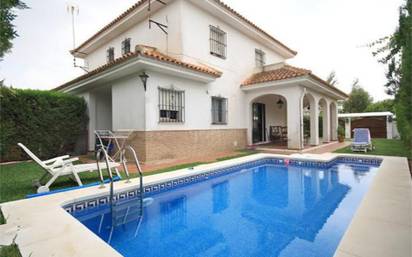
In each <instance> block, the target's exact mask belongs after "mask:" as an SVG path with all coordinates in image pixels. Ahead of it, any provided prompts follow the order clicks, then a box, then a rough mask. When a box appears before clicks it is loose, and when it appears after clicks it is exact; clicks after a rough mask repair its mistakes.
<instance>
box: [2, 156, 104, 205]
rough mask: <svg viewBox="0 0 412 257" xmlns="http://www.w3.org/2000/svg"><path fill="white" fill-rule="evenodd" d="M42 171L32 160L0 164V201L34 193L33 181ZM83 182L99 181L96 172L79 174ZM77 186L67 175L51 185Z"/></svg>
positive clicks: (60, 186)
mask: <svg viewBox="0 0 412 257" xmlns="http://www.w3.org/2000/svg"><path fill="white" fill-rule="evenodd" d="M43 174H44V171H43V170H42V168H40V166H38V165H37V164H36V163H34V162H20V163H13V164H6V165H1V166H0V203H2V202H8V201H14V200H19V199H23V198H25V196H26V195H28V194H34V193H36V188H35V187H34V186H33V181H34V180H36V179H39V178H40V177H41V176H43ZM79 176H80V179H81V180H82V182H83V184H89V183H93V182H96V181H99V176H98V174H97V172H83V173H81V174H79ZM72 186H77V183H76V182H74V181H73V180H72V179H71V178H69V177H68V176H64V177H59V178H58V179H57V180H56V181H55V182H54V183H53V186H52V187H51V190H57V189H62V188H67V187H72Z"/></svg>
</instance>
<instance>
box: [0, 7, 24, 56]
mask: <svg viewBox="0 0 412 257" xmlns="http://www.w3.org/2000/svg"><path fill="white" fill-rule="evenodd" d="M25 8H27V5H26V4H25V3H23V2H22V1H21V0H1V3H0V60H2V59H3V57H4V55H5V54H6V53H7V52H9V51H10V49H11V48H12V47H13V43H12V40H13V39H14V38H16V37H17V36H18V34H17V31H16V29H15V26H14V25H13V23H12V22H13V21H14V19H15V18H16V17H17V14H16V13H15V10H14V9H25Z"/></svg>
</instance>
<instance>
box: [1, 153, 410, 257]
mask: <svg viewBox="0 0 412 257" xmlns="http://www.w3.org/2000/svg"><path fill="white" fill-rule="evenodd" d="M336 156H354V157H355V156H357V155H347V154H328V155H318V156H316V157H300V158H299V157H293V158H294V159H298V160H316V161H318V160H320V161H330V160H331V159H333V158H335V157H336ZM265 157H273V158H288V159H290V158H291V157H290V156H284V155H276V154H256V155H252V156H246V157H242V158H238V159H234V160H228V161H223V162H219V163H215V164H208V165H201V166H198V167H197V168H196V169H195V170H194V171H193V172H202V171H203V172H204V171H207V170H212V169H216V168H224V167H228V166H231V165H234V164H239V163H243V162H247V161H253V160H257V159H262V158H265ZM357 157H361V158H364V157H371V158H376V157H379V158H382V159H383V162H382V165H381V167H380V168H379V170H378V173H380V172H382V173H384V172H385V169H386V170H388V169H389V170H390V169H393V167H396V166H397V167H399V169H400V170H401V171H402V174H401V177H402V178H403V179H405V176H404V175H405V173H406V174H407V175H408V176H409V173H408V170H407V169H408V166H407V163H406V161H405V160H404V159H402V158H396V157H384V156H357ZM405 170H406V171H405ZM385 173H386V172H385ZM184 175H186V176H187V170H180V171H175V172H170V173H167V174H159V175H153V176H149V177H145V180H146V181H147V184H148V185H149V184H154V183H160V182H162V181H165V180H167V179H170V178H171V177H182V176H184ZM398 176H400V173H396V174H395V176H393V177H398ZM379 178H380V176H379ZM390 179H391V176H389V177H386V176H385V177H384V179H383V182H380V183H378V184H381V183H386V181H385V180H390ZM375 180H378V179H374V183H373V185H375V184H376V183H375ZM381 180H382V179H379V181H381ZM408 181H409V182H408V183H407V184H406V185H404V187H405V188H406V190H409V192H410V190H411V188H412V185H411V183H410V177H408ZM130 186H133V184H128V185H127V184H124V183H121V182H119V183H116V187H117V188H118V189H119V190H125V189H127V188H129V187H130ZM376 190H377V191H378V192H380V191H381V190H380V189H379V187H378V189H376ZM382 190H384V189H382ZM97 191H98V190H97V189H96V188H88V189H81V190H75V191H72V192H65V193H60V194H56V195H50V196H46V197H39V198H37V199H30V200H21V201H15V202H9V203H3V204H1V206H2V209H3V212H4V214H5V216H6V217H8V220H7V221H8V224H7V225H2V226H0V235H1V236H2V237H3V235H6V236H7V235H8V236H7V237H8V238H14V236H15V235H16V234H17V238H16V243H17V244H18V245H19V247H20V250H21V252H22V254H23V256H24V257H25V256H29V255H30V254H31V257H36V256H41V257H43V256H59V257H69V256H99V257H103V256H108V257H109V256H120V254H118V253H117V252H116V251H115V250H114V249H113V248H111V247H110V246H109V245H107V244H106V243H105V242H104V241H103V240H101V239H100V238H98V237H97V236H95V235H94V234H93V233H90V231H88V230H87V228H85V227H84V226H83V225H82V224H80V223H79V222H77V221H76V220H75V219H74V218H73V217H71V215H70V214H68V213H67V212H66V211H64V210H63V208H61V206H62V205H65V204H68V203H73V202H77V201H81V200H84V199H86V198H90V196H91V195H103V194H107V188H106V190H101V189H100V191H99V193H96V192H97ZM383 192H384V191H383ZM381 193H382V192H381ZM392 193H393V192H392ZM404 201H406V202H409V203H410V202H411V195H407V196H406V199H404ZM365 202H366V203H371V202H372V203H373V199H372V200H367V201H366V200H365V199H364V200H363V201H362V204H361V207H360V208H359V209H358V211H357V213H356V214H355V216H354V218H353V220H356V218H357V217H358V216H359V215H363V214H362V210H363V209H368V206H364V203H365ZM27 210H30V211H27ZM391 210H392V211H393V212H394V213H396V212H400V211H405V209H402V206H395V207H393V206H392V209H391ZM383 214H384V215H385V213H383ZM406 215H411V210H410V208H409V209H407V211H406ZM392 216H393V215H392ZM352 223H353V222H352ZM385 224H386V223H384V222H380V223H379V222H378V223H377V224H374V226H375V228H376V229H377V231H378V232H376V231H375V234H382V235H384V234H385V233H386V230H385V229H386V228H385V227H384V226H383V225H385ZM381 225H382V226H383V227H380V226H381ZM353 226H355V228H356V224H355V225H353V224H351V226H350V230H352V227H353ZM368 229H369V227H368ZM348 230H349V229H348ZM411 231H412V227H411V226H409V227H407V228H406V234H407V236H405V231H404V233H403V234H402V233H401V232H402V231H401V232H399V231H396V230H394V231H391V233H392V234H394V235H395V236H398V237H402V236H403V239H406V240H409V239H410V238H408V235H410V233H411ZM398 232H399V234H397V233H398ZM395 238H396V237H395ZM79 239H81V240H79ZM352 239H356V240H355V241H356V243H357V244H356V245H355V246H354V247H352V246H351V245H350V244H349V243H350V242H351V241H353V240H352ZM368 240H369V238H368V236H365V235H363V234H362V237H358V236H357V235H356V233H355V235H353V234H352V233H349V235H348V233H346V234H345V236H344V239H343V240H342V242H341V243H340V245H339V248H338V251H337V253H336V255H335V257H336V256H338V257H343V256H355V255H354V254H352V253H353V252H354V249H355V250H356V247H359V248H362V246H365V247H374V244H376V242H373V241H371V240H369V241H368ZM0 241H1V240H0ZM346 241H348V242H349V243H347V242H346ZM378 243H379V242H378ZM393 244H394V243H393ZM393 244H392V243H391V242H388V244H382V245H380V246H376V247H377V248H379V247H383V248H384V249H386V250H387V251H388V250H393V248H394V245H393ZM91 245H92V246H93V247H90V246H91ZM402 246H403V248H402V249H403V250H404V251H403V252H402V254H398V255H396V256H409V253H410V252H408V250H405V247H409V249H410V242H405V240H404V241H403V242H402ZM351 247H352V248H351ZM395 247H396V246H395ZM348 248H350V249H349V250H350V251H349V250H348ZM381 252H385V251H384V250H381ZM359 253H360V254H361V255H360V254H359ZM356 256H361V257H369V256H378V255H371V254H370V253H369V252H365V253H364V252H362V251H357V252H356ZM389 256H395V255H389Z"/></svg>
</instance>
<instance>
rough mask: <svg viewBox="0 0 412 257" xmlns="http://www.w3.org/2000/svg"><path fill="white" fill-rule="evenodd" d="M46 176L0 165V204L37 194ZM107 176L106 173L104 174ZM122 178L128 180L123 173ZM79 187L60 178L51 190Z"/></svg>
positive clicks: (30, 165)
mask: <svg viewBox="0 0 412 257" xmlns="http://www.w3.org/2000/svg"><path fill="white" fill-rule="evenodd" d="M253 153H256V152H254V151H247V150H244V151H239V152H238V154H236V155H231V156H228V157H223V158H218V159H216V161H223V160H228V159H233V158H238V157H242V156H246V155H250V154H253ZM201 164H206V162H193V163H185V164H180V165H175V166H171V167H167V168H162V169H158V170H155V171H151V172H145V173H144V176H148V175H154V174H159V173H164V172H169V171H174V170H178V169H185V168H189V167H194V166H198V165H201ZM43 174H44V171H43V170H42V169H41V168H40V166H38V165H37V164H36V163H34V162H31V161H30V162H20V163H12V164H5V165H0V203H3V202H9V201H14V200H19V199H24V198H25V197H26V195H28V194H34V193H36V187H34V186H33V181H34V180H36V179H39V178H40V177H41V176H42V175H43ZM104 174H106V172H104ZM121 175H122V178H123V179H124V178H126V176H125V175H124V173H123V172H121ZM79 176H80V179H81V180H82V182H83V184H85V185H86V184H90V183H94V182H97V181H100V179H99V175H98V173H97V172H83V173H80V174H79ZM136 176H137V174H130V177H132V178H133V177H136ZM74 186H77V183H76V182H74V181H73V180H72V179H70V178H69V177H68V176H64V177H59V178H58V179H57V180H56V181H55V182H54V183H53V185H52V186H51V188H50V190H52V191H53V190H58V189H63V188H67V187H74Z"/></svg>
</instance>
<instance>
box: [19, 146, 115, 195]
mask: <svg viewBox="0 0 412 257" xmlns="http://www.w3.org/2000/svg"><path fill="white" fill-rule="evenodd" d="M17 145H18V146H20V147H21V148H22V149H23V150H24V151H25V152H26V153H27V155H29V156H30V158H32V159H33V160H34V161H35V162H36V163H37V164H38V165H40V167H42V168H43V169H44V170H45V171H46V173H45V174H44V175H43V176H42V177H41V178H40V180H39V183H38V189H37V193H44V192H49V191H50V189H49V188H50V186H51V185H52V184H53V182H54V181H55V180H56V179H57V178H58V177H60V176H70V175H72V176H73V177H74V180H75V181H76V182H77V184H79V186H82V185H83V184H82V181H81V180H80V177H79V173H82V172H86V171H88V172H92V171H95V170H98V168H97V164H96V163H88V164H73V162H75V161H77V160H79V158H77V157H76V158H70V156H69V155H64V156H59V157H56V158H53V159H50V160H46V161H42V160H40V159H39V158H38V157H37V156H36V155H35V154H34V153H33V152H32V151H30V150H29V149H28V148H27V147H26V146H25V145H23V144H22V143H18V144H17ZM99 165H100V167H102V168H106V163H103V162H102V163H99ZM109 166H110V168H111V169H113V168H114V169H115V172H116V174H117V176H119V177H120V174H119V170H118V169H117V167H119V166H120V164H119V163H116V162H109ZM47 175H51V179H50V180H49V181H47V183H46V184H45V185H41V184H40V182H41V180H43V179H44V178H45V177H46V176H47Z"/></svg>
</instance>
